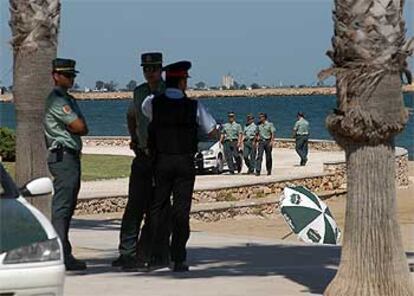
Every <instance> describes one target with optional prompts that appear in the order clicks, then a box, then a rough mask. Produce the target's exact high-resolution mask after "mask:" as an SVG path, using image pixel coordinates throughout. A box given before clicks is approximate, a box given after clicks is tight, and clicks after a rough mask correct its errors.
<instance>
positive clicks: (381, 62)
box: [320, 0, 414, 296]
mask: <svg viewBox="0 0 414 296" xmlns="http://www.w3.org/2000/svg"><path fill="white" fill-rule="evenodd" d="M403 6H404V1H403V0H335V11H334V20H335V36H334V38H333V48H334V50H333V51H330V52H328V55H329V56H330V57H331V59H332V60H333V62H334V65H333V67H332V68H331V69H328V70H325V71H322V72H321V74H320V78H324V77H326V76H329V75H335V76H336V78H337V94H338V101H337V109H335V111H334V113H333V114H331V115H330V116H329V117H328V118H327V126H328V129H329V131H330V132H331V134H332V135H333V136H334V138H335V139H336V141H337V142H338V143H339V144H340V145H341V146H342V147H343V148H344V150H345V153H346V160H347V175H348V197H347V207H346V221H345V231H344V240H343V247H342V255H341V262H340V266H339V270H338V273H337V274H336V276H335V278H334V279H333V281H332V282H331V283H330V285H329V286H328V288H327V289H326V291H325V294H324V295H326V296H342V295H343V296H378V295H381V296H394V295H395V296H397V295H398V296H402V295H407V296H408V295H414V285H413V282H412V279H411V276H410V274H409V270H408V265H407V260H406V257H405V253H404V249H403V246H402V241H401V233H400V228H399V225H398V222H397V219H396V198H395V197H396V189H395V186H396V185H395V146H394V136H395V135H396V134H398V133H399V132H401V131H402V130H403V128H404V126H405V124H406V122H407V120H408V116H407V111H406V109H405V108H404V102H403V97H402V91H401V77H402V73H408V70H407V69H406V66H407V63H406V59H407V57H408V56H409V55H411V54H412V52H413V45H414V42H413V41H412V40H411V41H409V42H407V41H406V40H405V23H404V20H403ZM408 77H410V75H407V78H408Z"/></svg>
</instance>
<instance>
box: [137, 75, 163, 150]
mask: <svg viewBox="0 0 414 296" xmlns="http://www.w3.org/2000/svg"><path fill="white" fill-rule="evenodd" d="M164 91H165V82H164V81H163V80H161V81H160V83H159V85H158V89H157V90H156V91H155V92H152V91H151V90H150V87H149V85H148V83H143V84H141V85H139V86H137V87H136V88H135V90H134V99H133V100H132V102H131V103H130V105H129V112H131V111H132V112H135V115H136V116H135V119H136V130H135V136H136V139H134V140H135V141H136V142H137V146H138V148H141V149H145V148H147V141H148V125H149V123H150V121H149V119H148V118H147V117H146V116H144V114H142V103H143V102H144V100H145V98H146V97H148V96H149V95H151V94H154V95H158V94H161V93H163V92H164Z"/></svg>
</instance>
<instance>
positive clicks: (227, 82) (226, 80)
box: [221, 73, 234, 89]
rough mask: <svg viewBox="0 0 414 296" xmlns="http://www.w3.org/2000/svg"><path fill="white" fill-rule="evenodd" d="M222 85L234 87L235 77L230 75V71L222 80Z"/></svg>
mask: <svg viewBox="0 0 414 296" xmlns="http://www.w3.org/2000/svg"><path fill="white" fill-rule="evenodd" d="M221 86H222V87H223V88H227V89H230V88H233V87H234V78H233V76H231V75H230V73H229V74H227V75H224V76H223V78H222V80H221Z"/></svg>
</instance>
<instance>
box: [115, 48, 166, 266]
mask: <svg viewBox="0 0 414 296" xmlns="http://www.w3.org/2000/svg"><path fill="white" fill-rule="evenodd" d="M141 66H142V70H143V74H144V77H145V80H146V81H147V82H145V83H142V84H141V85H139V86H138V87H137V88H136V89H135V90H134V98H133V101H132V102H131V104H130V106H129V108H128V112H127V123H128V130H129V134H130V136H131V144H130V147H131V149H132V150H134V152H135V158H134V160H133V162H132V165H131V175H130V179H129V192H128V202H127V205H126V208H125V212H124V215H123V217H122V224H121V232H120V243H119V253H120V256H119V257H118V259H116V260H115V261H113V262H112V265H113V266H121V267H122V269H123V270H124V271H135V270H136V269H137V268H138V265H139V264H140V263H142V262H140V261H142V260H143V258H142V257H143V254H144V250H143V249H145V248H146V247H147V245H148V243H149V242H148V235H149V233H148V227H147V217H146V218H145V219H146V221H145V226H144V227H143V229H142V232H141V236H140V238H139V242H138V244H137V240H138V237H139V232H140V227H141V224H142V221H143V218H144V215H145V216H147V210H148V207H149V203H150V201H151V199H152V196H153V158H152V156H151V155H150V153H149V150H148V145H147V140H148V124H149V120H148V118H147V117H145V116H144V115H143V114H142V109H141V105H142V103H143V101H144V99H145V98H146V97H147V96H149V95H151V94H156V95H158V94H161V93H163V92H164V91H165V82H164V81H163V80H162V77H161V72H162V54H161V53H159V52H149V53H144V54H142V55H141ZM165 210H166V213H165V216H166V217H165V219H168V210H169V207H168V206H167V207H166V209H165ZM163 231H164V233H163V234H162V236H161V235H160V240H162V242H160V243H159V245H158V246H157V249H156V250H155V251H154V253H153V255H154V256H156V257H157V258H156V260H157V264H168V260H169V234H170V232H169V230H168V222H167V223H165V226H164V228H163Z"/></svg>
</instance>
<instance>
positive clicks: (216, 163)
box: [195, 140, 226, 174]
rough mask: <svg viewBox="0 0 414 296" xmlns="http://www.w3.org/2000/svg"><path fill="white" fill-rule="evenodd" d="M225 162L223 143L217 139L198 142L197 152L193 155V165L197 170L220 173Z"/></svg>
mask: <svg viewBox="0 0 414 296" xmlns="http://www.w3.org/2000/svg"><path fill="white" fill-rule="evenodd" d="M225 164H226V161H225V158H224V151H223V145H222V144H221V143H220V142H219V141H215V140H212V141H203V142H200V143H199V144H198V152H197V153H196V155H195V167H196V169H197V171H198V172H200V173H203V172H206V171H211V172H213V173H214V174H221V173H222V172H223V171H224V166H225Z"/></svg>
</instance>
